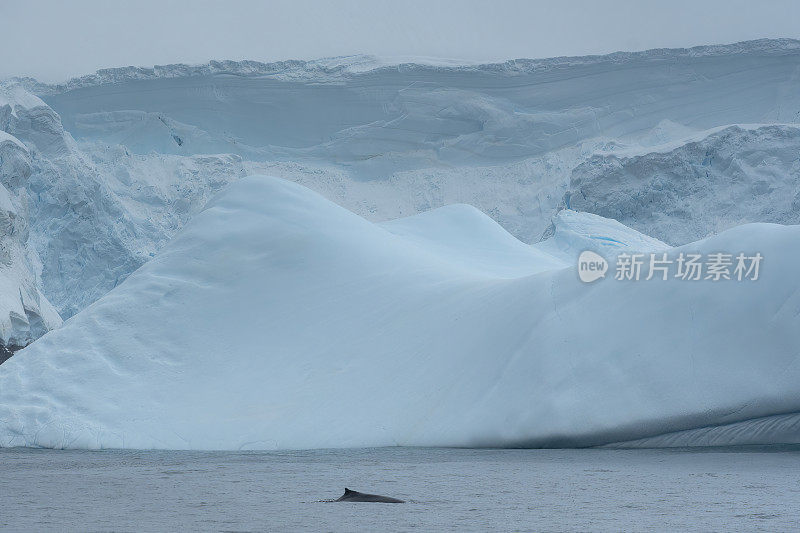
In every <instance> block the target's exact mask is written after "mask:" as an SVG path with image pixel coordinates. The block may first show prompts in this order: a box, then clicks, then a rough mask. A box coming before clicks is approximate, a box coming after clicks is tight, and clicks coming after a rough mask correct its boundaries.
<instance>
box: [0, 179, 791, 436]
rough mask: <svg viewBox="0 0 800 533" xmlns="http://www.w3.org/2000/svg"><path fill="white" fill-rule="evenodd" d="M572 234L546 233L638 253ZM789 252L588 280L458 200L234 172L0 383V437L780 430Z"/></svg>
mask: <svg viewBox="0 0 800 533" xmlns="http://www.w3.org/2000/svg"><path fill="white" fill-rule="evenodd" d="M576 217H577V218H578V219H580V218H583V219H582V221H581V220H572V222H573V223H572V226H571V227H572V232H571V233H565V232H560V231H558V224H559V219H566V218H569V217H566V215H561V216H560V217H557V218H556V220H555V223H556V230H555V231H554V233H553V234H554V238H556V239H558V238H559V236H560V235H569V238H570V239H572V240H575V239H577V238H587V239H588V238H591V237H592V236H593V237H598V236H601V237H607V238H608V239H611V240H616V241H618V242H620V243H622V244H625V245H630V246H636V245H637V243H638V244H642V243H645V244H647V243H649V244H651V245H656V244H658V243H657V241H653V240H648V239H647V238H646V237H644V236H641V235H638V236H637V234H636V233H635V232H631V231H630V230H628V229H622V228H620V227H619V226H617V225H615V224H611V223H606V224H599V225H597V226H596V227H594V229H593V230H592V231H589V232H587V233H585V234H583V237H581V233H580V228H581V227H583V228H590V227H591V226H592V225H591V220H592V218H595V217H591V216H587V215H576ZM568 222H569V221H568ZM799 244H800V227H796V226H791V227H789V226H779V225H772V224H751V225H746V226H741V227H738V228H735V229H732V230H729V231H726V232H724V233H722V234H720V235H718V236H715V237H712V238H709V239H707V240H704V241H700V242H697V243H693V244H691V245H687V246H686V247H684V248H682V249H675V250H672V251H671V252H670V253H671V254H673V255H674V254H675V253H677V252H678V251H681V250H684V251H700V252H712V251H713V252H716V251H719V250H731V251H732V252H736V251H745V252H748V253H752V252H754V251H759V252H761V253H762V254H763V256H764V257H765V259H764V264H763V268H762V272H761V277H760V279H759V280H758V281H755V282H735V281H730V282H717V283H715V282H710V281H708V282H706V281H700V282H685V281H680V280H675V279H672V280H670V281H652V282H644V281H642V282H628V283H625V282H618V281H615V280H613V279H605V280H602V281H599V282H596V283H594V284H591V285H586V284H583V283H581V282H580V281H579V280H578V278H577V275H576V271H575V268H574V267H572V266H564V265H565V263H564V262H563V261H561V260H559V259H556V258H553V257H550V256H548V255H547V254H546V253H545V252H542V251H541V250H536V249H528V248H525V247H524V245H522V244H521V243H519V242H517V241H516V240H514V239H512V238H510V237H509V235H508V234H506V233H505V232H504V231H503V230H502V229H501V228H499V227H497V226H496V225H495V223H494V222H492V221H491V220H489V219H488V218H487V217H485V216H483V215H481V214H480V213H476V212H475V211H474V210H472V209H470V208H468V207H463V206H455V207H450V208H446V209H443V210H438V211H434V212H432V213H428V214H426V215H421V216H417V217H412V218H409V219H405V220H398V221H393V222H390V223H387V224H384V225H376V224H373V223H371V222H369V221H367V220H365V219H363V218H361V217H359V216H357V215H355V214H353V213H351V212H349V211H347V210H345V209H343V208H341V207H339V206H337V205H335V204H333V203H331V202H330V201H328V200H325V199H324V198H323V197H321V196H319V195H317V194H316V193H313V192H311V191H310V190H308V189H306V188H304V187H301V186H299V185H296V184H293V183H291V182H287V181H284V180H280V179H276V178H267V177H261V176H255V177H249V178H246V179H243V180H240V181H238V182H236V183H234V184H233V185H231V186H230V187H229V188H228V189H227V190H226V192H224V193H223V194H222V195H221V196H219V197H218V198H217V199H216V200H214V201H213V202H212V203H211V204H210V205H209V206H208V208H206V209H205V210H204V211H203V212H201V213H200V214H199V215H197V216H196V217H195V218H194V219H193V220H192V221H191V222H190V223H189V224H188V225H187V226H186V227H185V228H184V229H183V230H182V231H181V232H180V233H179V234H178V235H177V236H176V237H175V238H174V239H173V240H172V241H171V242H170V243H169V244H168V245H167V246H165V247H164V249H163V250H162V251H161V252H160V253H159V254H158V255H157V256H156V257H155V258H154V259H153V260H151V261H149V262H148V263H146V264H145V265H144V266H142V267H141V268H140V269H139V270H137V271H136V272H135V273H134V274H132V275H131V276H129V277H128V279H127V280H125V281H124V282H123V283H121V284H120V286H118V287H117V288H115V289H114V290H112V291H111V292H110V293H108V294H107V295H105V296H104V297H103V298H101V299H100V300H98V301H97V302H95V303H94V304H93V305H91V306H90V307H89V308H87V309H86V310H84V311H83V312H81V313H79V314H78V315H76V316H74V317H73V318H72V319H70V320H69V321H68V322H67V323H66V324H65V325H64V326H63V327H62V328H60V329H58V330H55V331H53V332H50V333H49V334H47V335H45V336H44V337H43V338H41V339H40V340H39V341H37V342H36V343H34V344H33V345H31V346H30V347H28V348H26V349H25V350H23V351H22V352H20V353H19V354H17V355H16V356H15V357H13V358H12V359H11V360H9V361H8V362H6V363H5V364H3V365H2V366H0V444H2V445H3V446H14V445H28V446H32V445H38V446H48V447H88V448H98V447H131V448H151V447H153V448H192V449H241V448H260V449H263V448H279V449H285V448H311V447H314V448H318V447H341V446H384V445H396V444H400V445H448V446H541V445H567V446H574V445H581V446H582V445H591V444H604V443H609V442H615V441H623V440H624V441H629V440H633V439H638V438H646V437H651V436H655V435H659V434H664V433H667V432H672V431H680V430H687V429H692V428H700V427H706V426H712V425H720V424H726V423H735V422H742V421H747V420H752V419H755V418H759V417H767V416H774V415H781V414H788V413H797V412H800V388H798V385H797V384H798V383H800V357H799V355H800V329H798V328H797V327H796V326H797V316H798V313H800V290H798V284H799V283H800V281H798V278H797V276H796V264H797V260H798V253H797V250H798V249H800V248H798V245H799ZM555 248H556V249H559V248H562V247H561V246H555ZM654 304H656V305H654ZM67 363H68V364H67ZM779 429H780V430H781V432H778V433H770V432H769V431H763V427H762V428H761V430H760V431H758V432H755V433H750V434H749V435H748V436H749V438H750V440H751V441H752V440H757V441H759V442H774V441H775V439H776V438H777V437H776V436H777V435H780V440H781V442H785V441H786V440H787V439H790V440H791V442H799V441H800V435H798V433H797V432H791V433H789V434H788V436H787V434H786V432H785V431H784V430H785V425H784V426H781V427H780V428H779Z"/></svg>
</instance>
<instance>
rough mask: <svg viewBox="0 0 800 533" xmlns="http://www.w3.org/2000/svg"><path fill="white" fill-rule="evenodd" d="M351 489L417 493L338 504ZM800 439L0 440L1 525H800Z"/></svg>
mask: <svg viewBox="0 0 800 533" xmlns="http://www.w3.org/2000/svg"><path fill="white" fill-rule="evenodd" d="M344 487H348V488H350V489H353V490H358V491H361V492H370V493H377V494H382V495H386V496H392V497H396V498H401V499H403V500H406V502H407V503H403V504H383V503H333V502H327V501H324V500H332V499H335V498H337V497H339V496H341V494H342V493H343V492H344ZM798 528H800V448H799V447H752V448H717V449H647V450H616V449H581V450H467V449H441V448H435V449H430V448H382V449H357V450H315V451H294V452H190V451H132V450H106V451H63V450H62V451H59V450H42V449H22V448H11V449H0V529H2V530H3V531H37V532H39V531H137V532H138V531H281V532H283V531H348V532H349V531H487V530H499V531H679V530H688V531H797V530H798Z"/></svg>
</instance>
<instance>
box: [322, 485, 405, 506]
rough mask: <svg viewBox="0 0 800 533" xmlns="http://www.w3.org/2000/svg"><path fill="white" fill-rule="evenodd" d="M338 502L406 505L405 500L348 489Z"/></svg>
mask: <svg viewBox="0 0 800 533" xmlns="http://www.w3.org/2000/svg"><path fill="white" fill-rule="evenodd" d="M334 501H337V502H377V503H405V502H404V501H403V500H398V499H397V498H390V497H388V496H379V495H377V494H365V493H363V492H358V491H355V490H350V489H348V488H347V487H345V489H344V494H343V495H342V496H341V498H339V499H338V500H334Z"/></svg>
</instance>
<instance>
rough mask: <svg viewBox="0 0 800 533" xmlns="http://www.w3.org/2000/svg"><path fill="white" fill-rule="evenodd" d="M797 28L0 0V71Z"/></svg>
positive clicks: (331, 5) (377, 0) (714, 15)
mask: <svg viewBox="0 0 800 533" xmlns="http://www.w3.org/2000/svg"><path fill="white" fill-rule="evenodd" d="M762 37H793V38H800V2H798V1H796V0H771V1H770V0H761V1H754V0H751V1H743V0H708V1H705V2H704V1H701V0H692V1H684V0H666V1H663V0H662V1H648V0H640V1H635V0H631V1H629V0H607V1H573V2H568V1H565V0H558V1H550V0H543V1H517V0H506V1H503V0H493V1H475V0H461V1H455V0H439V1H437V0H422V1H417V0H408V1H403V0H392V1H385V0H363V1H362V0H357V1H355V0H341V1H321V0H318V1H310V0H290V1H284V0H276V1H255V0H239V1H228V2H221V1H220V2H211V1H206V0H191V1H189V0H186V1H184V0H180V1H170V0H135V1H122V0H120V1H113V0H97V1H95V0H73V1H64V0H61V1H45V0H0V78H7V77H9V76H33V77H36V78H39V79H40V80H42V81H62V80H64V79H66V78H68V77H71V76H75V75H80V74H86V73H90V72H94V71H95V70H97V69H98V68H104V67H117V66H124V65H138V66H152V65H154V64H166V63H177V62H184V63H201V62H205V61H208V60H209V59H255V60H260V61H272V60H277V59H313V58H319V57H331V56H340V55H350V54H359V53H365V54H375V55H380V56H388V57H392V56H428V57H440V58H451V59H460V60H472V61H474V60H502V59H510V58H519V57H533V58H541V57H552V56H557V55H582V54H589V53H606V52H613V51H617V50H644V49H647V48H658V47H684V46H693V45H698V44H711V43H730V42H736V41H742V40H748V39H758V38H762Z"/></svg>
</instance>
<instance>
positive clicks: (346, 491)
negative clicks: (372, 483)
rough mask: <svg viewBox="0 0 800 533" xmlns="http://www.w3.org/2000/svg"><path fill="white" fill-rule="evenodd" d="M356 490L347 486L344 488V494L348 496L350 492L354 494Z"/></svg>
mask: <svg viewBox="0 0 800 533" xmlns="http://www.w3.org/2000/svg"><path fill="white" fill-rule="evenodd" d="M353 492H355V491H352V490H350V489H348V488H347V487H345V488H344V495H345V496H347V495H348V494H352V493H353Z"/></svg>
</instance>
